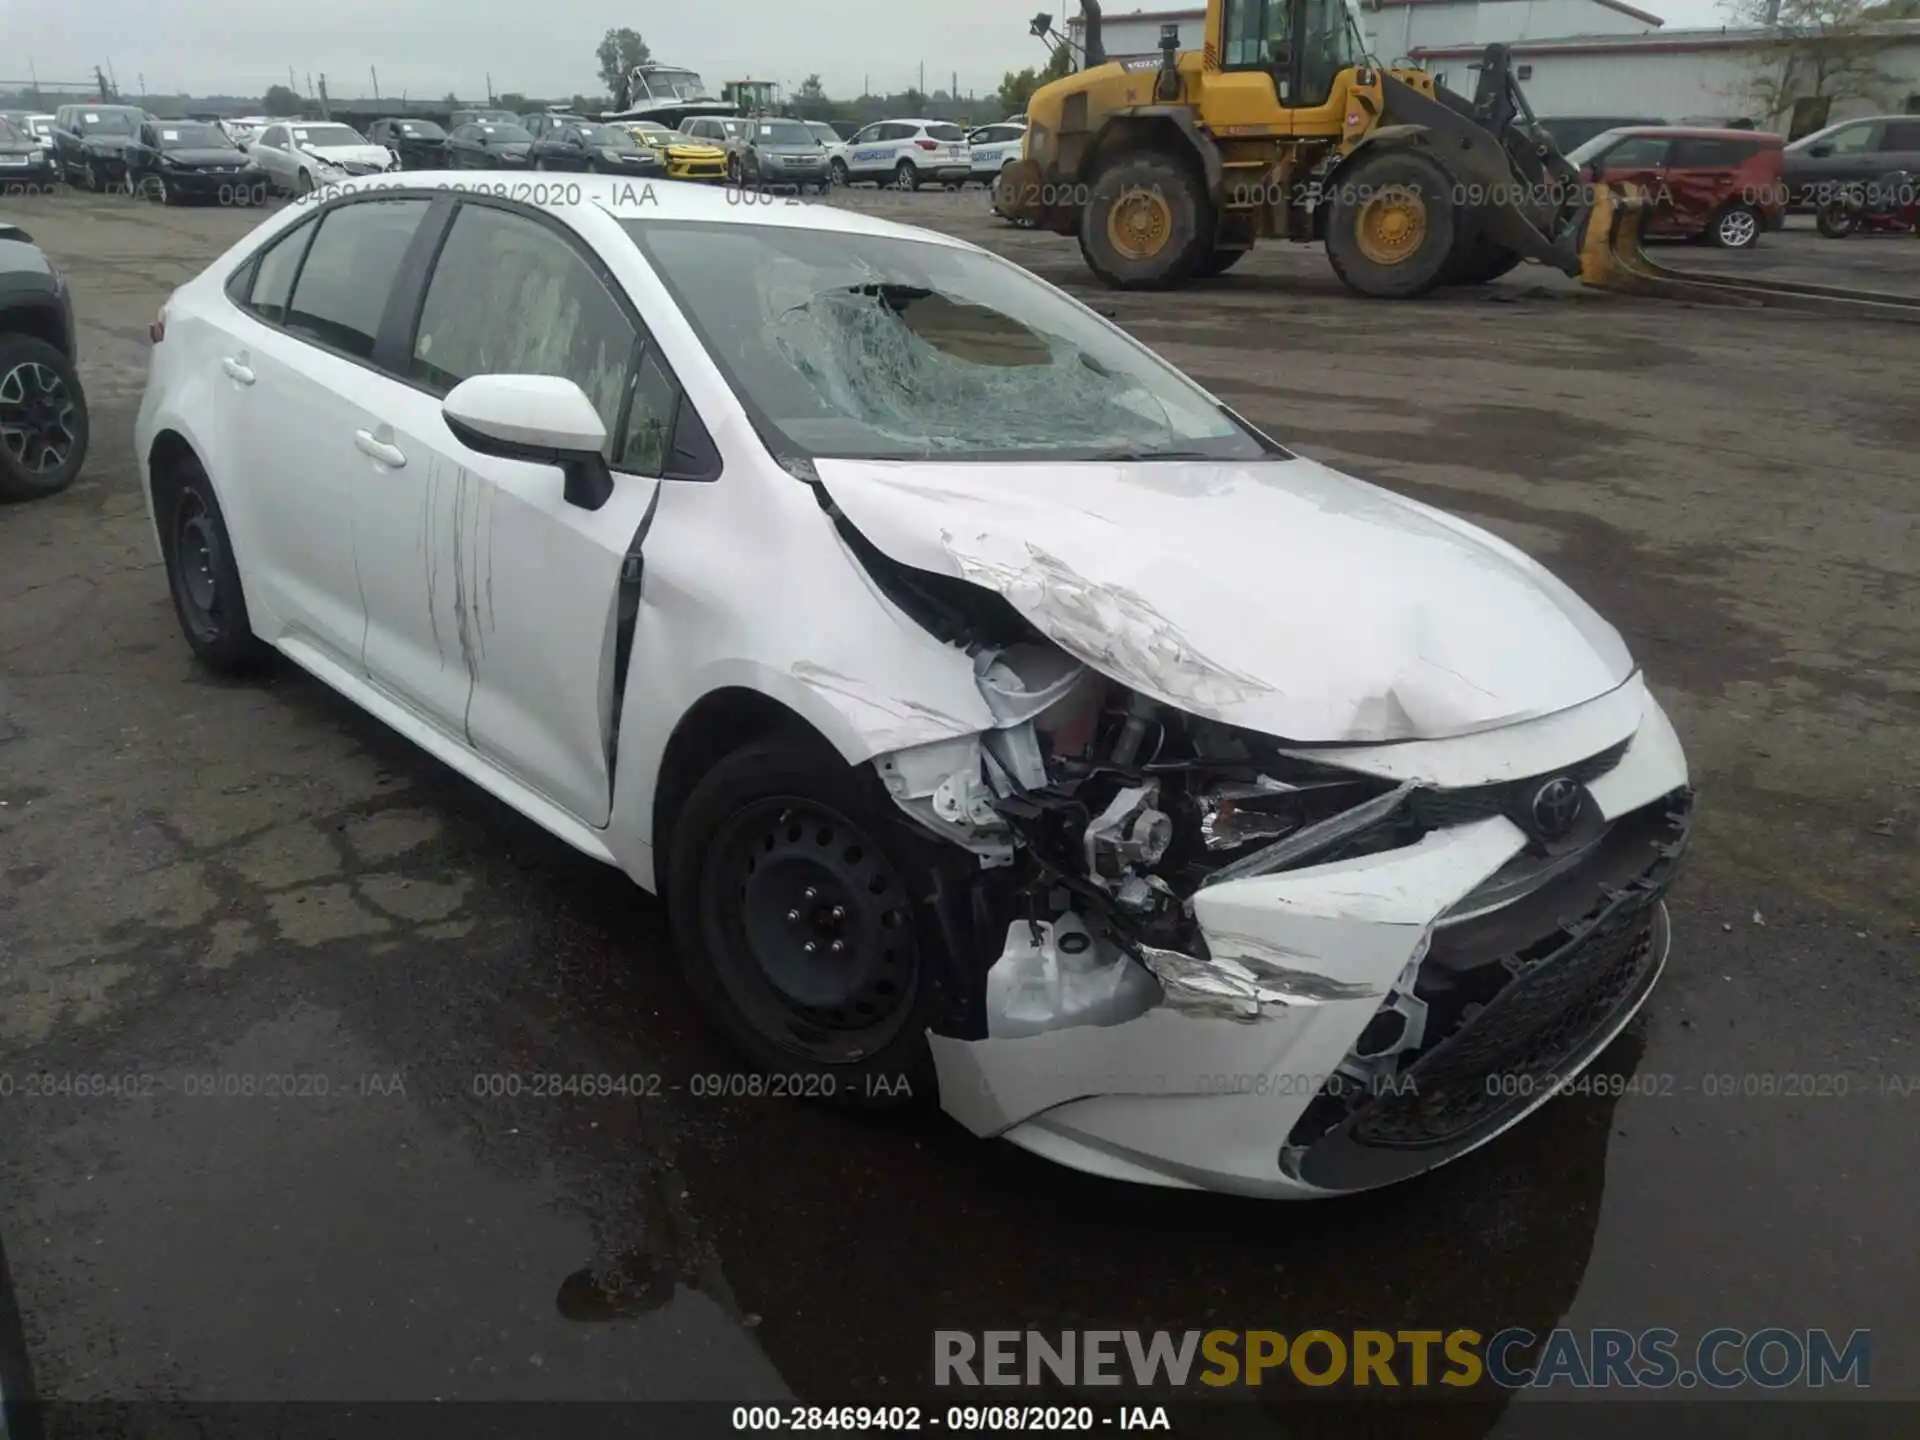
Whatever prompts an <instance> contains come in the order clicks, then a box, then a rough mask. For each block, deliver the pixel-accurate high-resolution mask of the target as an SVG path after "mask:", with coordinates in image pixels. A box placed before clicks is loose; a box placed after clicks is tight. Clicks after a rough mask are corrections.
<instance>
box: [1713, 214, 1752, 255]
mask: <svg viewBox="0 0 1920 1440" xmlns="http://www.w3.org/2000/svg"><path fill="white" fill-rule="evenodd" d="M1764 228H1765V226H1764V225H1763V224H1762V223H1761V220H1760V213H1759V211H1757V210H1754V209H1753V208H1752V207H1751V206H1747V205H1729V206H1728V207H1727V208H1726V209H1724V210H1722V211H1721V212H1720V213H1719V214H1718V215H1716V216H1715V217H1714V219H1713V223H1712V224H1711V225H1709V226H1708V227H1707V238H1708V239H1709V240H1711V241H1712V242H1713V243H1714V244H1715V245H1717V246H1719V247H1720V248H1721V249H1722V250H1751V249H1752V248H1753V247H1754V246H1756V245H1758V244H1759V243H1760V232H1761V230H1762V229H1764Z"/></svg>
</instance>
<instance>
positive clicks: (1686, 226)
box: [1666, 135, 1760, 235]
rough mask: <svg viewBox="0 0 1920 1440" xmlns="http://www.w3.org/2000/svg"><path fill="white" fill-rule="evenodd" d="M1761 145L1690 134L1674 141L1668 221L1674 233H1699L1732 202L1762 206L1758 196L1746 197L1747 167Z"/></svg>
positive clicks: (1668, 180)
mask: <svg viewBox="0 0 1920 1440" xmlns="http://www.w3.org/2000/svg"><path fill="white" fill-rule="evenodd" d="M1759 148H1760V145H1759V142H1758V141H1757V140H1731V139H1725V138H1722V137H1718V136H1709V135H1687V136H1682V137H1681V138H1679V139H1677V140H1675V141H1674V142H1673V150H1672V153H1671V155H1670V157H1669V159H1668V161H1667V174H1666V192H1667V196H1668V201H1667V221H1666V224H1667V225H1668V226H1670V227H1671V229H1672V231H1673V233H1675V234H1678V235H1698V234H1700V233H1702V232H1703V231H1704V230H1706V228H1707V226H1708V225H1709V224H1711V223H1712V221H1713V218H1714V217H1715V216H1716V215H1718V214H1719V213H1720V211H1721V210H1722V209H1724V208H1725V207H1726V206H1728V205H1732V204H1745V205H1746V206H1747V208H1749V209H1753V210H1757V209H1759V208H1760V203H1759V202H1760V197H1759V196H1758V195H1755V196H1750V197H1745V198H1743V197H1742V196H1741V194H1740V180H1741V176H1742V174H1743V173H1744V172H1743V167H1744V166H1745V165H1746V163H1747V161H1748V160H1749V159H1751V158H1752V156H1753V154H1754V152H1755V151H1756V150H1758V149H1759Z"/></svg>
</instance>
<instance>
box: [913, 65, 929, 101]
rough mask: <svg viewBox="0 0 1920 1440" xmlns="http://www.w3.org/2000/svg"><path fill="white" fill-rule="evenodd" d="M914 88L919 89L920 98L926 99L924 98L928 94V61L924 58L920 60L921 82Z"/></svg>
mask: <svg viewBox="0 0 1920 1440" xmlns="http://www.w3.org/2000/svg"><path fill="white" fill-rule="evenodd" d="M913 88H914V89H916V90H918V91H919V92H920V98H921V99H923V100H924V99H925V98H926V94H927V62H926V61H924V60H922V61H921V62H920V83H919V84H918V85H916V86H914V87H913Z"/></svg>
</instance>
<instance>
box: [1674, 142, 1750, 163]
mask: <svg viewBox="0 0 1920 1440" xmlns="http://www.w3.org/2000/svg"><path fill="white" fill-rule="evenodd" d="M1759 149H1760V145H1759V142H1757V141H1754V140H1721V139H1717V138H1709V137H1707V136H1698V137H1696V138H1694V139H1691V140H1681V141H1677V142H1676V143H1675V144H1674V147H1673V164H1674V166H1675V168H1676V169H1686V168H1687V167H1689V166H1694V167H1698V168H1703V169H1704V168H1707V167H1709V166H1727V165H1738V164H1740V163H1741V162H1742V161H1744V160H1747V159H1750V158H1751V157H1752V156H1753V155H1754V154H1755V153H1756V152H1757V151H1758V150H1759Z"/></svg>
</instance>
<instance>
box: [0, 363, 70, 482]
mask: <svg viewBox="0 0 1920 1440" xmlns="http://www.w3.org/2000/svg"><path fill="white" fill-rule="evenodd" d="M86 453H87V411H86V401H85V399H84V398H83V396H82V395H81V391H80V382H79V380H78V379H77V378H76V377H75V376H74V375H73V369H72V366H71V365H70V364H69V363H68V361H67V358H66V357H65V356H64V355H62V354H61V353H60V352H59V351H58V350H56V349H54V348H53V346H51V345H49V344H47V343H46V342H45V341H44V340H37V339H35V338H33V337H32V336H28V335H12V336H8V337H6V338H5V339H4V340H0V500H30V499H38V498H39V497H41V496H44V495H52V494H54V493H56V492H58V491H61V490H64V489H66V488H67V486H69V485H71V484H72V483H73V479H74V476H76V475H78V474H79V473H80V464H81V462H82V461H83V460H84V459H85V458H86Z"/></svg>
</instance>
